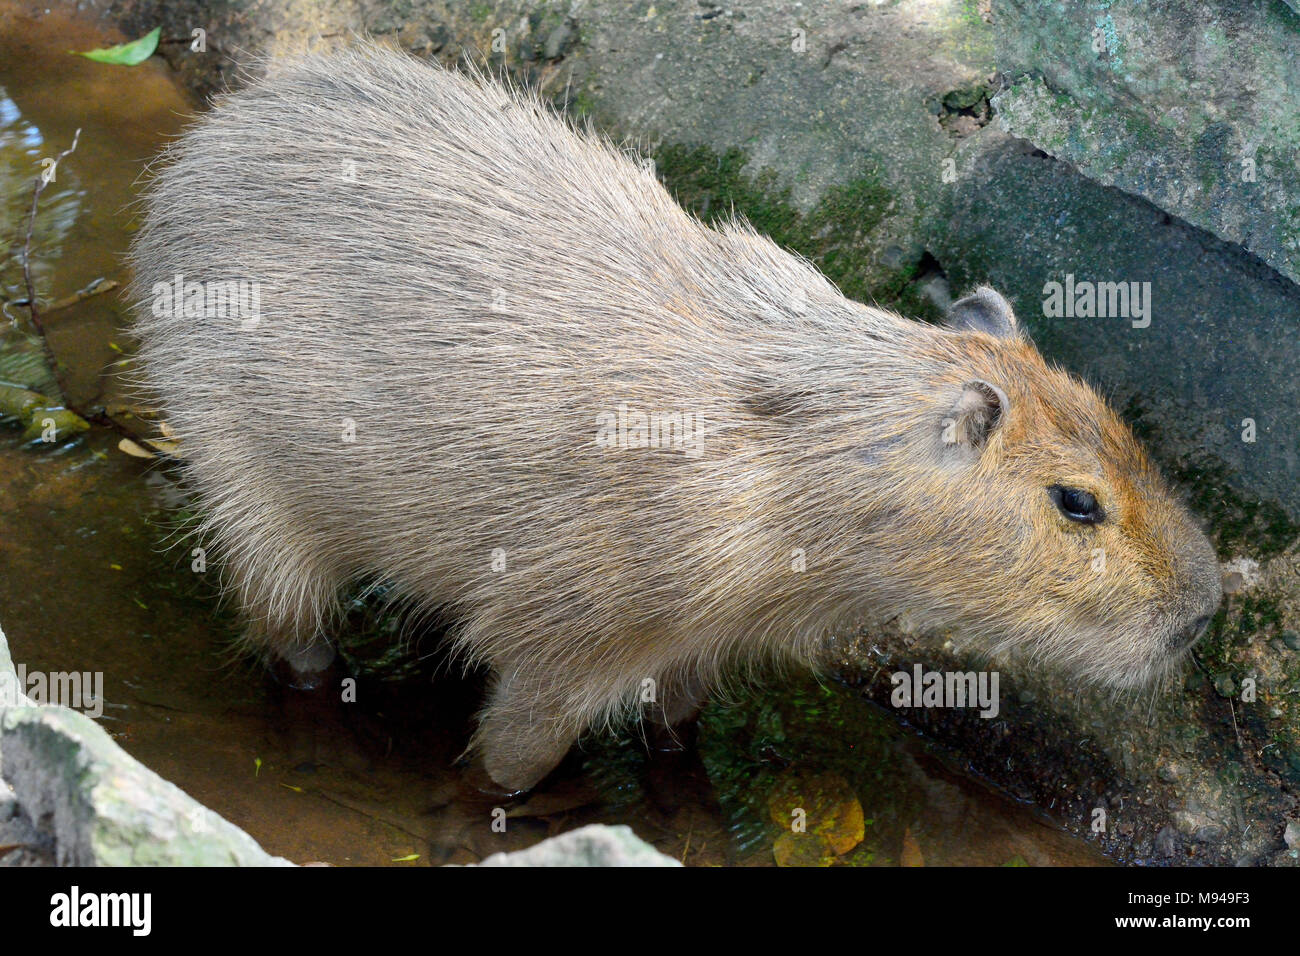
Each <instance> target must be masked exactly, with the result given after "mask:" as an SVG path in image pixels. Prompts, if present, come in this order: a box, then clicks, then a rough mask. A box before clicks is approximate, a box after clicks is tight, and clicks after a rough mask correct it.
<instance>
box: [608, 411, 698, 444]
mask: <svg viewBox="0 0 1300 956" xmlns="http://www.w3.org/2000/svg"><path fill="white" fill-rule="evenodd" d="M703 437H704V431H703V428H702V427H701V426H700V419H699V415H698V414H696V413H695V412H664V411H650V412H642V411H637V410H636V409H634V408H630V407H628V404H627V403H626V402H623V403H621V404H620V405H619V406H618V410H617V411H616V412H601V413H600V414H599V415H597V416H596V444H597V446H599V447H600V448H671V449H676V450H678V451H681V452H683V453H685V454H687V455H690V456H692V457H696V456H698V455H700V454H701V453H702V452H703V451H704V441H703Z"/></svg>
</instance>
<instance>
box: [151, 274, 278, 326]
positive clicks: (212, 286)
mask: <svg viewBox="0 0 1300 956" xmlns="http://www.w3.org/2000/svg"><path fill="white" fill-rule="evenodd" d="M152 294H153V314H154V315H156V316H158V317H159V318H163V317H171V318H185V319H238V320H239V326H240V328H242V329H254V328H257V325H258V323H259V322H261V321H262V290H261V284H260V283H258V282H254V281H252V280H251V279H224V280H213V281H208V282H186V281H185V276H184V275H183V274H181V273H179V272H178V273H176V277H175V278H174V279H172V281H171V282H155V283H154V284H153V289H152Z"/></svg>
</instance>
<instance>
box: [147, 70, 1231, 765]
mask: <svg viewBox="0 0 1300 956" xmlns="http://www.w3.org/2000/svg"><path fill="white" fill-rule="evenodd" d="M133 262H134V266H135V290H134V297H135V300H136V301H137V302H138V304H139V325H138V330H139V334H140V336H141V341H142V349H141V353H140V359H141V363H142V369H143V373H144V376H143V377H144V380H145V381H146V382H147V383H148V384H149V385H150V387H151V388H153V389H155V390H156V391H157V392H158V393H159V394H160V395H161V396H162V398H163V401H164V403H165V409H166V415H167V419H168V421H169V423H170V424H171V426H172V427H173V428H174V429H175V430H176V432H177V433H178V434H179V436H180V437H181V439H182V441H183V447H184V449H185V453H186V457H187V462H188V464H187V468H188V473H189V476H190V478H191V479H192V480H193V482H194V484H195V486H196V488H197V489H198V492H199V496H200V501H201V504H202V507H203V510H204V513H205V515H206V520H205V530H206V532H207V533H208V534H209V535H210V536H211V537H212V538H213V539H215V541H216V542H217V543H218V545H219V546H220V550H221V552H222V554H223V555H224V560H225V567H226V570H227V573H228V575H229V580H230V582H231V584H232V587H233V588H234V589H235V590H236V592H237V594H238V596H239V600H240V603H241V604H242V606H243V608H244V610H245V613H246V614H247V617H248V621H249V639H250V642H251V643H253V644H254V645H257V646H261V647H263V648H268V649H271V650H273V651H277V652H281V653H288V652H290V651H292V650H293V649H294V648H295V647H303V646H305V645H309V644H311V642H313V641H318V640H322V639H325V638H326V636H327V634H328V631H329V628H330V626H331V623H332V621H333V619H334V616H335V612H336V611H337V594H338V592H339V590H340V588H341V587H342V586H343V585H344V584H345V583H346V582H349V581H356V580H363V581H381V580H382V581H385V582H390V583H391V584H392V585H393V586H394V587H395V588H396V590H397V593H399V594H400V595H402V596H403V597H404V598H405V599H406V600H408V601H409V602H410V603H411V604H412V605H414V606H415V607H417V608H422V609H432V608H451V609H453V610H454V613H455V615H456V621H457V623H456V625H455V627H454V629H453V631H452V639H453V640H454V641H455V644H456V647H457V648H458V649H459V650H460V651H461V652H463V654H464V656H465V658H466V659H469V660H473V661H476V662H484V663H487V664H489V665H491V667H492V669H493V672H494V674H495V679H494V685H493V687H492V690H491V693H490V699H489V701H488V703H487V705H486V708H485V710H484V712H483V714H482V718H481V722H480V725H479V730H478V732H477V734H476V736H475V740H474V744H475V745H476V746H477V747H478V748H479V750H480V751H481V753H482V755H483V757H484V760H485V764H486V768H487V770H488V771H489V773H491V775H492V776H493V777H494V779H495V780H496V781H497V782H498V783H499V784H501V785H503V786H507V787H512V788H524V787H528V786H530V785H532V784H533V783H534V782H536V780H537V779H539V777H540V776H541V775H543V774H544V773H545V772H546V771H547V770H548V769H549V768H550V767H551V766H553V765H554V763H555V762H556V761H558V760H559V759H560V757H562V756H563V754H564V752H565V750H566V749H567V748H568V746H569V745H570V743H571V742H572V741H573V740H574V739H575V738H576V736H577V735H578V734H579V733H580V732H581V731H582V730H583V729H584V728H587V727H589V726H591V725H592V724H593V723H596V722H600V721H603V720H607V719H611V718H614V717H618V716H621V715H623V714H625V713H627V712H628V711H629V710H633V709H636V708H637V707H638V706H639V705H640V702H641V701H642V700H643V698H644V697H645V696H653V697H654V699H655V700H656V701H658V702H659V705H660V706H661V707H662V708H663V709H664V710H665V711H666V712H667V715H668V716H671V715H673V714H674V713H680V714H685V713H688V712H689V710H690V708H691V702H692V700H693V699H694V697H695V694H696V688H697V687H698V686H699V685H702V684H708V683H710V682H713V681H715V680H717V679H718V678H719V677H720V675H723V674H725V673H727V672H728V671H729V670H731V669H734V668H742V669H743V668H746V667H749V666H752V665H755V664H758V663H764V662H772V661H778V662H779V661H800V662H812V663H815V662H816V661H817V660H818V658H819V656H820V654H821V652H822V650H823V648H824V646H825V642H826V638H827V636H828V635H831V634H834V633H837V632H842V631H844V630H846V629H848V628H851V627H853V626H856V625H860V624H861V623H863V622H865V621H869V620H872V619H876V618H879V617H881V616H883V615H885V614H887V613H896V612H899V611H907V612H909V613H910V614H911V615H912V616H913V617H914V618H915V619H917V620H919V621H920V622H921V623H923V624H925V625H929V626H933V627H945V628H956V629H958V630H960V631H962V632H963V633H965V634H968V635H970V636H971V637H973V638H974V639H975V640H976V641H978V642H979V643H980V645H981V646H983V647H985V648H986V649H988V650H990V651H993V652H997V651H999V650H1002V649H1004V648H1006V647H1012V646H1014V647H1017V648H1022V649H1025V650H1027V651H1028V652H1029V653H1030V654H1032V655H1036V656H1038V657H1041V658H1042V659H1043V660H1044V661H1045V662H1050V663H1053V664H1056V665H1058V666H1061V667H1064V668H1066V669H1068V670H1069V671H1071V672H1073V673H1075V674H1077V675H1078V676H1079V677H1080V678H1083V679H1087V680H1092V681H1097V682H1101V683H1105V684H1108V685H1111V686H1117V687H1127V686H1137V685H1140V684H1143V683H1144V682H1147V681H1149V680H1150V679H1151V678H1152V677H1154V676H1157V675H1159V674H1161V673H1162V672H1164V671H1166V670H1167V669H1168V668H1170V667H1171V666H1173V665H1174V664H1175V663H1176V662H1177V661H1179V660H1180V659H1181V657H1182V656H1183V654H1184V652H1185V649H1186V645H1187V643H1188V640H1189V635H1190V636H1191V637H1194V636H1195V630H1196V628H1197V626H1199V624H1200V622H1201V621H1203V619H1204V618H1205V616H1206V615H1207V614H1209V613H1210V612H1211V611H1212V610H1213V608H1214V607H1215V606H1216V605H1217V603H1218V600H1219V584H1218V573H1217V565H1216V563H1215V560H1214V555H1213V553H1212V551H1211V549H1210V547H1209V545H1208V543H1207V542H1206V540H1205V538H1204V536H1203V535H1202V533H1201V532H1200V530H1199V529H1198V528H1197V526H1196V523H1195V522H1194V521H1193V520H1192V518H1191V517H1190V516H1189V515H1188V513H1187V512H1186V511H1185V510H1184V508H1183V507H1182V506H1181V505H1180V504H1179V503H1178V501H1177V500H1176V499H1175V498H1174V497H1173V496H1172V495H1171V494H1170V492H1169V491H1168V490H1167V489H1166V487H1165V485H1164V484H1163V483H1162V481H1161V479H1160V477H1159V476H1158V475H1157V473H1156V471H1155V469H1154V468H1153V467H1152V466H1151V464H1150V463H1149V462H1148V460H1147V458H1146V456H1145V455H1144V454H1143V452H1142V450H1141V449H1140V448H1139V447H1138V445H1137V443H1136V442H1135V441H1134V439H1133V437H1132V436H1131V435H1130V433H1129V431H1128V429H1127V428H1125V426H1124V425H1123V424H1122V423H1121V422H1120V421H1119V419H1118V418H1117V417H1116V416H1115V415H1114V413H1113V412H1112V411H1111V410H1110V409H1109V408H1108V407H1107V406H1106V404H1105V403H1104V402H1103V401H1102V400H1101V399H1100V398H1099V397H1098V396H1097V395H1096V394H1095V393H1094V392H1093V391H1092V390H1091V389H1090V388H1089V387H1088V386H1086V385H1085V384H1083V383H1082V382H1080V381H1079V380H1077V379H1075V378H1073V377H1071V376H1070V375H1068V374H1066V373H1065V372H1062V371H1060V370H1058V369H1055V368H1053V367H1051V366H1049V365H1047V364H1046V363H1045V362H1044V361H1043V360H1042V358H1041V357H1040V356H1039V354H1038V353H1037V351H1036V350H1035V349H1034V348H1033V346H1032V345H1031V344H1030V343H1029V341H1028V340H1027V339H1026V338H1025V337H1024V335H1023V334H1022V333H1021V331H1020V330H1019V328H1018V326H1017V325H1016V324H1015V320H1014V317H1012V316H1011V315H1010V311H1009V309H1008V308H1007V307H1006V305H1005V303H1004V302H1003V301H1002V300H1001V299H1000V297H998V296H997V295H996V294H995V293H992V292H991V291H988V290H984V291H982V292H981V293H980V294H979V295H978V296H977V297H976V298H975V299H971V300H966V302H965V303H962V304H959V306H958V308H957V309H956V310H955V311H954V317H953V321H954V323H955V325H956V326H957V327H955V328H943V327H936V326H930V325H926V324H922V323H918V322H912V321H908V320H905V319H903V318H900V317H899V316H897V315H894V314H892V313H889V312H886V311H883V310H880V309H876V308H870V307H868V306H865V305H861V304H859V303H856V302H852V301H850V300H848V299H846V298H844V297H843V296H842V295H841V294H840V293H839V292H838V291H837V290H836V288H835V287H834V286H833V285H832V284H831V283H830V282H828V281H827V280H826V279H825V278H824V277H822V276H821V275H820V274H819V273H818V272H817V271H816V270H815V269H814V268H813V267H812V266H811V265H810V264H809V263H808V262H806V261H804V260H802V259H800V258H798V257H796V256H793V255H791V254H789V253H788V252H785V251H783V250H782V249H780V248H778V247H777V246H776V245H774V244H773V243H772V242H771V241H769V240H768V239H766V238H765V237H763V236H761V235H758V234H757V233H755V232H754V231H753V230H752V229H750V228H749V227H748V226H747V225H745V224H744V223H741V222H734V223H729V224H727V225H724V226H722V227H721V228H718V229H712V228H708V227H706V226H704V225H702V224H701V223H700V222H698V221H696V220H695V219H693V218H692V217H690V216H689V215H687V214H686V213H685V212H683V211H682V210H681V208H679V207H678V206H677V205H676V204H675V203H674V202H673V200H672V198H671V197H670V195H669V194H668V192H667V191H666V190H665V189H664V188H663V187H662V186H661V185H660V184H659V182H658V181H657V180H656V179H655V177H654V174H653V172H652V171H651V170H650V169H647V168H645V167H643V166H642V165H639V164H638V163H637V162H635V161H634V160H633V159H632V158H631V157H629V156H628V155H625V154H624V153H622V152H620V151H619V150H617V149H615V148H614V147H613V146H611V145H609V144H608V143H606V142H605V141H603V140H601V139H600V138H598V137H595V136H593V135H591V134H590V133H585V132H581V131H575V130H574V129H573V128H571V127H570V126H569V125H568V124H567V123H566V122H565V121H564V120H563V119H561V118H559V117H557V116H556V115H554V114H553V113H552V112H551V111H550V110H549V109H548V108H546V107H545V106H543V105H542V104H541V103H540V102H539V101H538V100H537V99H536V98H535V97H533V96H529V95H524V94H520V93H516V92H512V91H509V90H507V89H505V88H503V87H502V86H500V85H498V84H496V83H493V82H490V81H487V80H485V79H483V78H481V77H477V76H467V75H464V74H462V73H458V72H453V71H447V70H442V69H438V68H434V67H429V66H426V65H423V64H420V63H418V62H415V61H414V60H412V59H410V58H408V57H405V56H402V55H400V54H397V53H393V52H389V51H386V50H383V49H381V48H378V47H373V46H369V45H362V46H359V47H357V48H356V49H353V50H350V51H347V52H344V53H338V54H332V55H323V56H322V55H317V56H304V57H299V58H295V59H293V60H290V61H288V62H284V63H279V64H277V65H276V68H275V69H274V70H273V71H272V73H271V75H270V76H269V77H268V78H267V79H265V80H262V81H259V82H256V83H253V84H252V85H250V86H249V87H248V88H247V89H245V90H243V91H241V92H238V93H235V94H233V95H230V96H228V97H226V98H224V99H223V100H222V101H221V102H220V103H219V104H218V105H217V106H216V107H215V108H214V109H213V110H212V111H211V112H209V113H208V114H206V115H205V116H204V117H203V118H201V119H200V120H199V121H198V123H197V124H196V125H195V126H194V127H193V128H192V129H191V130H190V131H189V132H187V133H186V135H185V136H184V137H183V138H182V139H181V140H180V141H179V142H178V143H177V144H176V145H175V146H174V147H173V148H172V149H171V150H170V151H169V155H168V156H167V158H166V161H165V162H164V163H163V164H162V165H161V169H160V171H159V172H158V174H157V177H156V181H155V182H154V183H153V186H152V189H151V191H150V193H149V197H148V199H147V213H146V216H145V221H144V226H143V228H142V229H141V231H140V233H139V235H138V237H137V239H136V242H135V244H134V247H133ZM177 275H179V276H182V277H183V281H184V282H186V283H193V282H199V283H211V282H222V281H227V280H234V279H244V280H250V281H254V282H256V283H257V284H258V288H259V290H260V306H261V309H260V315H259V316H258V319H257V321H256V322H254V323H248V322H243V323H241V322H240V321H238V320H237V319H232V318H230V317H229V316H227V317H224V318H223V317H220V316H214V315H212V314H192V315H189V316H186V315H184V314H170V313H168V311H167V308H166V307H165V304H166V302H167V301H168V300H167V299H166V297H165V296H162V295H161V293H160V291H159V288H157V286H158V284H166V283H170V282H172V280H173V277H174V276H177ZM160 301H161V302H163V306H162V307H161V308H157V307H156V306H157V305H158V302H160ZM623 406H625V408H622V407H623ZM621 409H622V410H621ZM620 414H622V416H623V418H624V419H625V420H626V419H628V418H629V417H630V419H631V420H632V427H631V429H630V431H628V430H626V429H625V430H624V431H623V432H621V433H620V432H619V429H618V428H617V427H616V426H615V427H613V428H612V429H611V421H614V422H617V421H618V420H619V416H620ZM637 414H644V415H646V416H647V417H649V416H667V419H666V420H667V421H668V422H669V423H670V424H673V425H676V426H677V430H676V431H673V432H672V433H671V434H668V433H667V432H661V433H659V434H657V435H656V436H649V435H648V434H647V433H646V432H643V431H641V430H640V429H639V428H638V427H637V425H638V420H637V419H636V415H637ZM682 415H685V416H691V415H693V416H694V423H695V424H696V426H697V431H695V432H691V431H690V430H689V429H687V428H686V426H687V425H688V424H689V422H690V419H689V418H685V419H683V418H673V417H672V416H682ZM349 422H351V423H354V424H353V426H352V427H353V429H354V431H355V437H354V438H353V439H352V440H349ZM628 435H630V436H631V440H630V441H623V440H622V439H623V438H626V437H627V436H628ZM651 437H654V438H657V439H658V440H657V441H651V440H650V438H651ZM681 438H684V439H685V440H675V439H681ZM642 439H646V440H645V441H644V442H643V441H642ZM651 445H658V446H659V447H646V446H651ZM1052 486H1070V487H1077V488H1080V489H1083V490H1086V491H1088V492H1090V493H1092V494H1093V495H1095V497H1096V499H1097V501H1098V502H1099V503H1100V505H1101V507H1102V508H1103V509H1104V511H1105V515H1106V517H1105V520H1104V521H1102V522H1101V523H1099V524H1092V525H1085V524H1080V523H1077V522H1075V521H1071V520H1070V519H1068V518H1067V517H1066V516H1065V515H1063V514H1062V512H1061V510H1060V509H1059V508H1058V507H1057V505H1056V504H1055V503H1054V502H1053V500H1052V498H1051V496H1050V495H1049V493H1048V490H1047V489H1048V488H1049V487H1052Z"/></svg>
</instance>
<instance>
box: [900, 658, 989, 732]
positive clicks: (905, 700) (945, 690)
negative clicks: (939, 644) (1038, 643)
mask: <svg viewBox="0 0 1300 956" xmlns="http://www.w3.org/2000/svg"><path fill="white" fill-rule="evenodd" d="M889 679H890V682H891V683H893V685H894V690H893V692H892V693H891V694H890V695H889V702H890V703H891V704H893V705H894V706H895V707H948V708H966V707H970V708H976V707H978V708H979V714H980V716H981V717H984V718H986V719H991V718H993V717H996V716H997V715H998V672H997V671H964V672H963V671H927V670H924V669H923V668H922V667H921V665H920V664H916V665H914V666H913V668H912V673H910V674H909V673H908V672H907V671H898V672H897V673H895V674H891V675H890V677H889Z"/></svg>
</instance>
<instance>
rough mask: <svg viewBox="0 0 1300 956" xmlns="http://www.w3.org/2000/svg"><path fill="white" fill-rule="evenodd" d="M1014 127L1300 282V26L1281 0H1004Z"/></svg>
mask: <svg viewBox="0 0 1300 956" xmlns="http://www.w3.org/2000/svg"><path fill="white" fill-rule="evenodd" d="M994 23H995V29H996V34H997V57H998V68H999V70H1000V71H1001V72H1002V73H1003V75H1005V76H1006V77H1008V78H1009V79H1010V80H1011V85H1010V86H1009V88H1008V89H1006V90H1004V91H1003V92H1002V93H1000V94H999V95H998V96H997V97H995V99H994V107H995V109H996V110H997V112H998V119H999V122H1000V123H1001V124H1002V126H1003V128H1004V129H1007V130H1009V131H1010V132H1012V133H1014V134H1015V135H1017V136H1021V137H1023V138H1025V139H1027V140H1029V141H1030V142H1032V143H1033V144H1034V145H1035V146H1038V147H1039V148H1040V149H1043V150H1045V151H1046V152H1048V153H1050V154H1051V155H1053V156H1056V157H1058V158H1061V159H1065V160H1067V161H1069V162H1071V163H1073V164H1075V165H1076V166H1077V167H1078V168H1079V169H1080V171H1082V172H1083V173H1084V175H1086V176H1088V177H1089V178H1091V179H1095V180H1097V181H1098V182H1101V183H1104V184H1106V185H1114V186H1118V187H1119V188H1121V189H1123V190H1125V191H1126V192H1130V193H1133V194H1134V195H1137V196H1141V197H1143V198H1144V199H1147V200H1150V201H1151V202H1152V203H1154V204H1155V205H1157V206H1159V207H1160V208H1161V209H1164V210H1167V211H1169V212H1170V213H1173V214H1174V215H1176V216H1179V217H1180V218H1182V219H1184V220H1186V221H1187V222H1189V223H1192V224H1193V225H1196V226H1199V227H1201V228H1203V229H1206V230H1208V231H1210V232H1212V233H1214V234H1215V235H1216V236H1218V237H1220V238H1222V239H1226V240H1229V241H1231V242H1235V243H1240V244H1241V245H1242V246H1243V247H1245V248H1246V249H1248V250H1249V251H1250V252H1252V253H1254V254H1255V255H1257V256H1259V257H1260V258H1261V259H1263V260H1264V261H1265V262H1267V263H1268V264H1269V265H1271V266H1272V267H1273V268H1275V269H1277V270H1278V271H1279V272H1281V273H1282V274H1283V275H1286V276H1288V277H1289V278H1291V279H1298V278H1300V240H1298V239H1297V236H1298V235H1300V168H1297V165H1296V158H1297V154H1298V151H1300V124H1297V122H1296V120H1297V108H1296V94H1297V91H1300V29H1298V28H1297V23H1296V17H1295V15H1294V13H1293V12H1292V11H1289V10H1284V9H1283V8H1282V7H1280V6H1277V5H1273V4H1267V3H1229V4H1207V3H1198V2H1196V0H1175V2H1171V3H1162V4H1131V5H1130V4H1125V5H1120V4H1115V5H1110V4H1102V5H1096V4H1063V5H1057V6H1054V7H1053V10H1052V14H1051V15H1050V16H1044V15H1043V7H1042V4H1041V3H1039V2H1037V0H998V2H997V3H996V4H995V10H994Z"/></svg>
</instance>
